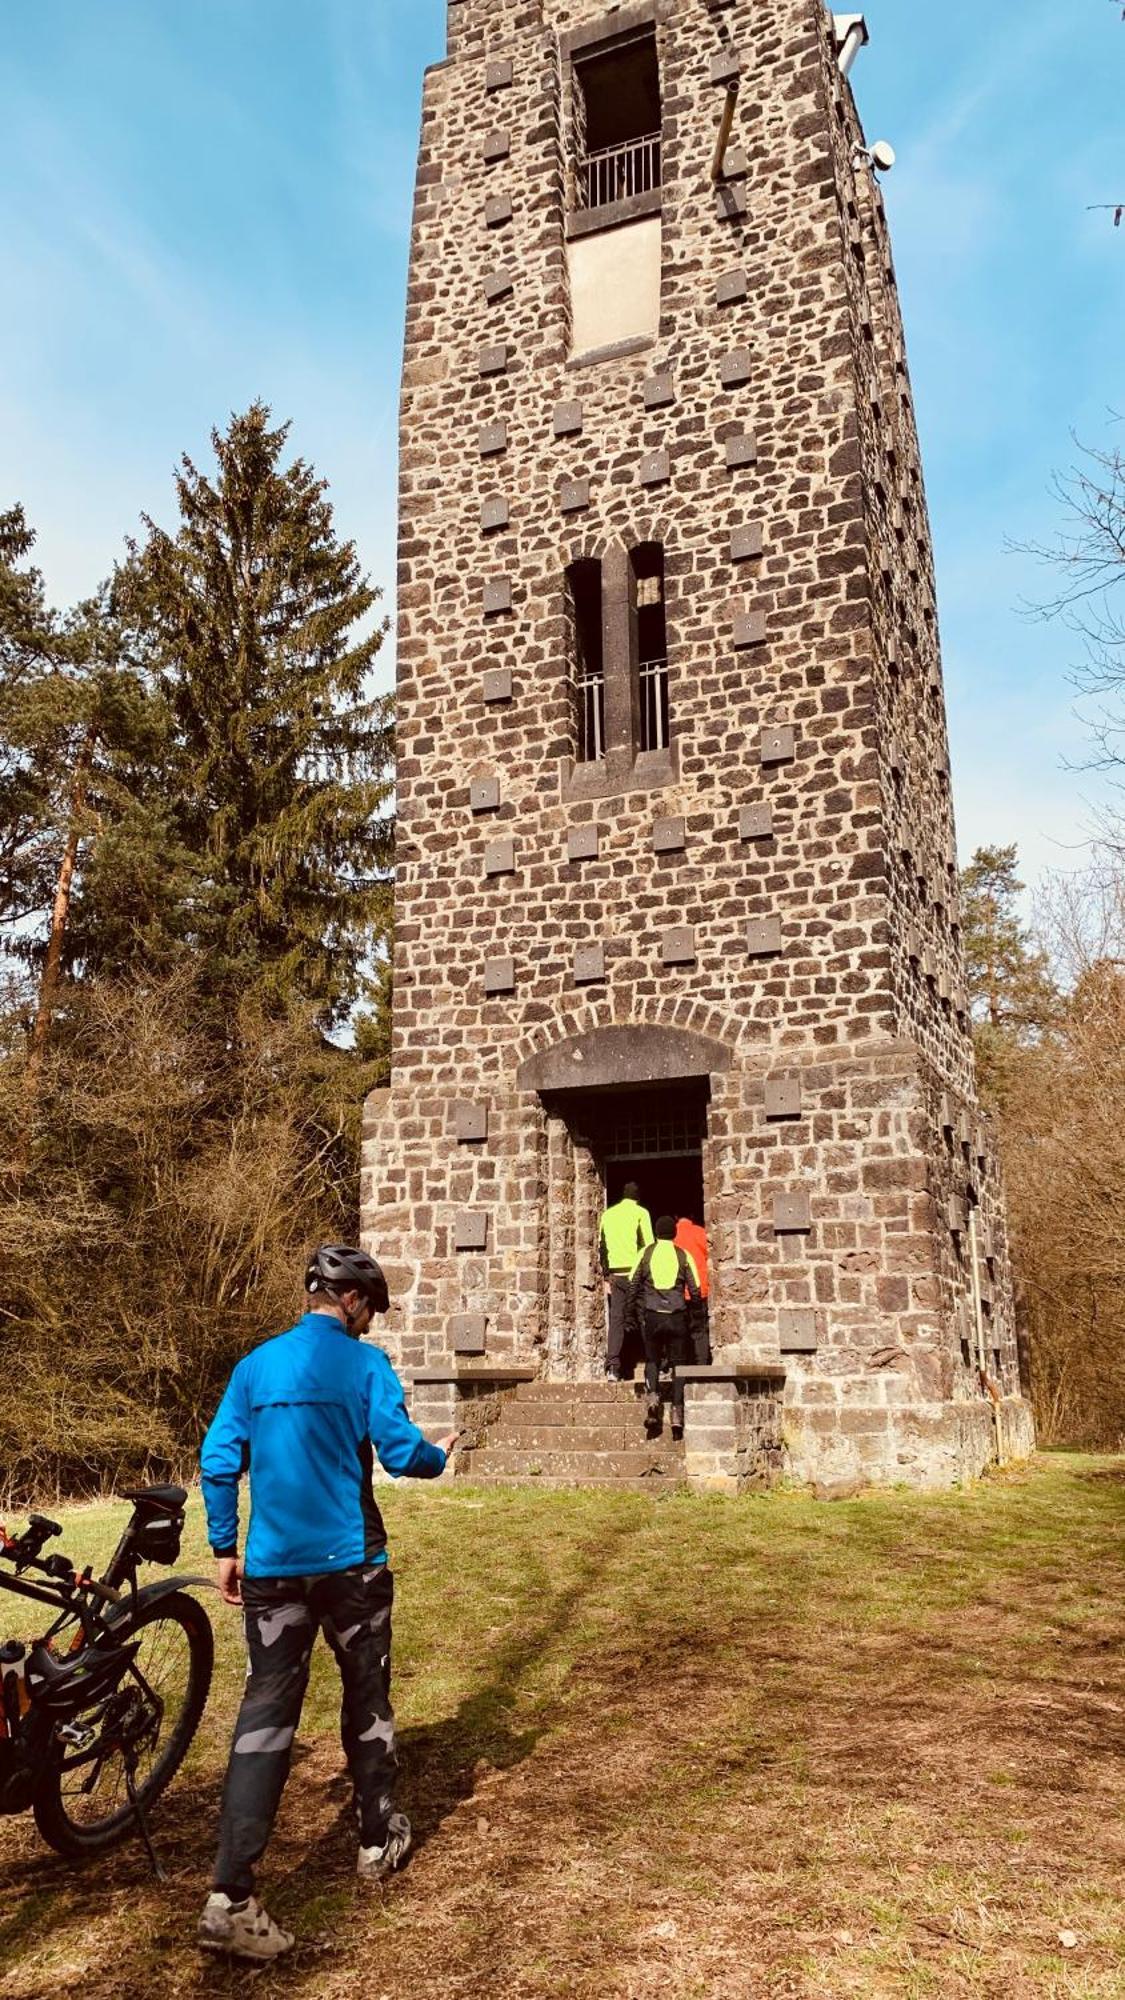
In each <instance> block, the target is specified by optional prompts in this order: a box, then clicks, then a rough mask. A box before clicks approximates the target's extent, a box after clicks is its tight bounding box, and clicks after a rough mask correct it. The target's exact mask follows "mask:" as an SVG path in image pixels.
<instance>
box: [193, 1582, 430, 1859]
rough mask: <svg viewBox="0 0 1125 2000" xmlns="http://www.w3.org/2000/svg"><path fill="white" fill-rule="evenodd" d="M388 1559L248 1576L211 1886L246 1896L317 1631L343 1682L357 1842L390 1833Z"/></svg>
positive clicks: (371, 1842)
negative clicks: (240, 1681)
mask: <svg viewBox="0 0 1125 2000" xmlns="http://www.w3.org/2000/svg"><path fill="white" fill-rule="evenodd" d="M393 1596H394V1583H393V1581H392V1578H391V1573H390V1571H389V1569H388V1568H387V1566H386V1564H385V1563H383V1564H380V1565H378V1566H376V1567H373V1568H368V1569H349V1570H338V1571H336V1572H335V1573H334V1574H332V1575H329V1576H277V1577H259V1576H248V1577H244V1578H243V1581H242V1601H243V1606H244V1609H245V1624H246V1645H247V1650H248V1652H249V1655H250V1665H249V1674H248V1677H247V1681H246V1689H245V1693H244V1694H243V1697H242V1706H241V1708H240V1709H239V1712H238V1721H237V1722H236V1723H235V1728H234V1742H233V1743H232V1745H231V1753H230V1763H229V1764H228V1766H227V1776H226V1784H225V1785H224V1788H223V1812H222V1822H221V1825H220V1829H219V1852H218V1856H217V1858H216V1861H215V1873H214V1883H215V1887H216V1888H221V1889H225V1890H226V1891H227V1893H228V1895H236V1894H241V1895H248V1894H249V1893H250V1891H251V1890H252V1889H253V1887H254V1864H255V1862H257V1861H258V1860H260V1858H261V1856H262V1854H263V1853H264V1851H265V1846H266V1842H267V1841H268V1839H269V1837H270V1833H271V1831H272V1829H273V1823H274V1819H275V1817H276V1815H277V1808H278V1805H279V1804H280V1801H281V1794H282V1791H283V1790H284V1787H285V1780H286V1778H287V1777H288V1776H289V1760H290V1757H291V1755H292V1750H293V1738H294V1736H295V1735H296V1733H297V1724H298V1723H299V1721H300V1719H301V1707H302V1704H303V1702H304V1699H305V1689H306V1688H307V1687H308V1684H309V1661H310V1659H311V1657H312V1649H313V1644H314V1642H315V1639H316V1635H317V1632H318V1631H319V1630H320V1629H322V1628H323V1631H324V1636H325V1638H326V1639H327V1641H328V1643H329V1645H330V1646H331V1648H332V1651H333V1653H334V1654H335V1655H336V1664H337V1666H338V1667H339V1669H340V1678H341V1680H342V1682H343V1705H342V1708H341V1712H340V1734H341V1736H342V1738H343V1744H344V1754H345V1756H346V1757H347V1760H348V1770H349V1771H350V1773H351V1780H352V1787H353V1793H354V1797H355V1810H356V1819H357V1820H358V1822H359V1837H360V1844H361V1845H362V1846H364V1847H382V1846H383V1845H384V1844H385V1842H386V1839H387V1830H388V1825H389V1821H390V1816H391V1808H392V1791H393V1788H394V1781H395V1773H396V1771H397V1769H398V1759H397V1758H396V1756H395V1719H394V1712H393V1710H392V1708H391V1703H390V1685H391V1602H392V1599H393Z"/></svg>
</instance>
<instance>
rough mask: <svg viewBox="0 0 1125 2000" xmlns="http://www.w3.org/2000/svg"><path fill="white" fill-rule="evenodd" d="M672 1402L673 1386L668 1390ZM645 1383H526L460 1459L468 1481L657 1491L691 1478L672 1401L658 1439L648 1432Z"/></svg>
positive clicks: (459, 1465)
mask: <svg viewBox="0 0 1125 2000" xmlns="http://www.w3.org/2000/svg"><path fill="white" fill-rule="evenodd" d="M663 1393H664V1396H665V1399H667V1396H668V1393H669V1392H668V1388H667V1386H666V1385H665V1388H664V1392H663ZM644 1410H645V1392H644V1384H643V1382H640V1381H637V1382H542V1381H537V1382H521V1383H519V1384H518V1386H517V1387H516V1388H515V1389H514V1390H512V1392H511V1393H510V1394H509V1395H506V1396H505V1397H504V1398H503V1399H502V1401H501V1402H500V1405H499V1414H498V1415H497V1416H496V1417H495V1419H494V1421H492V1422H490V1423H488V1424H482V1425H480V1426H479V1427H477V1428H474V1427H473V1420H472V1417H471V1416H470V1415H467V1416H466V1419H465V1421H466V1423H467V1425H468V1426H469V1428H470V1432H471V1441H470V1440H467V1441H466V1445H465V1447H464V1448H463V1449H462V1450H461V1451H459V1452H458V1454H457V1472H458V1475H459V1476H461V1477H463V1478H468V1479H474V1480H479V1481H482V1482H485V1483H487V1484H489V1485H494V1486H502V1485H507V1484H511V1485H519V1486H526V1485H528V1484H529V1483H530V1482H532V1481H534V1482H535V1483H536V1484H538V1485H541V1486H606V1485H612V1486H614V1487H615V1488H618V1489H622V1488H623V1489H632V1490H634V1491H637V1492H646V1493H652V1492H658V1491H663V1490H670V1489H672V1488H674V1487H676V1486H678V1485H680V1484H681V1483H682V1482H683V1480H684V1478H685V1465H684V1447H683V1441H682V1439H681V1440H679V1441H677V1442H673V1440H672V1434H671V1415H670V1411H669V1408H668V1403H667V1400H665V1404H664V1424H663V1428H662V1430H661V1432H660V1434H659V1436H658V1437H655V1438H651V1439H650V1438H649V1437H648V1435H647V1433H646V1430H645V1419H644Z"/></svg>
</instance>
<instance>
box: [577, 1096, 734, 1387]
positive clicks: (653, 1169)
mask: <svg viewBox="0 0 1125 2000" xmlns="http://www.w3.org/2000/svg"><path fill="white" fill-rule="evenodd" d="M709 1097H710V1087H709V1084H708V1081H707V1079H706V1078H703V1079H694V1080H693V1081H691V1082H688V1083H652V1084H637V1085H633V1086H631V1087H630V1088H629V1089H626V1090H591V1091H575V1092H569V1091H568V1092H567V1093H566V1094H565V1096H561V1097H560V1098H559V1100H558V1103H557V1108H558V1110H559V1111H560V1112H561V1113H562V1115H563V1116H564V1117H565V1119H566V1122H567V1125H568V1127H569V1129H570V1131H571V1134H572V1136H573V1138H574V1139H575V1141H576V1143H578V1144H581V1145H584V1146H586V1147H588V1148H589V1151H590V1153H591V1155H592V1157H593V1159H594V1162H595V1164H596V1166H597V1169H598V1173H599V1175H600V1177H601V1181H602V1187H603V1190H604V1201H605V1205H606V1206H607V1207H608V1206H609V1205H610V1204H611V1203H613V1202H615V1201H619V1200H620V1199H621V1194H622V1190H623V1189H624V1186H625V1183H626V1182H627V1181H635V1182H636V1184H637V1186H638V1187H639V1189H640V1198H641V1203H642V1206H643V1207H645V1208H647V1210H648V1212H649V1214H650V1216H651V1217H652V1221H653V1224H654V1225H655V1223H656V1222H657V1221H658V1219H659V1218H660V1216H662V1215H670V1216H672V1217H673V1218H674V1220H676V1221H678V1220H679V1218H680V1217H681V1216H685V1215H686V1216H691V1217H692V1219H693V1220H694V1221H696V1222H699V1223H702V1224H703V1226H704V1228H706V1226H707V1216H706V1212H705V1202H704V1184H703V1142H704V1140H705V1139H706V1137H707V1105H708V1100H709ZM640 1360H641V1355H640V1352H639V1349H638V1350H637V1351H636V1352H631V1351H630V1350H628V1349H627V1350H626V1354H625V1356H624V1361H625V1373H627V1374H631V1373H632V1371H633V1369H634V1368H635V1367H636V1365H637V1364H638V1363H639V1362H640Z"/></svg>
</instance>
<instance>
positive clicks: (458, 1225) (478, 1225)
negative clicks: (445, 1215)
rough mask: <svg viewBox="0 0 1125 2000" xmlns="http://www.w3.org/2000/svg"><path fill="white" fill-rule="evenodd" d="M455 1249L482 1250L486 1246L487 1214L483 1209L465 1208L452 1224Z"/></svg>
mask: <svg viewBox="0 0 1125 2000" xmlns="http://www.w3.org/2000/svg"><path fill="white" fill-rule="evenodd" d="M453 1247H454V1249H455V1250H484V1249H487V1247H488V1216H487V1214H486V1213H485V1211H484V1210H483V1209H480V1208H465V1209H462V1210H461V1212H460V1214H459V1215H458V1216H457V1217H456V1218H455V1220H454V1224H453Z"/></svg>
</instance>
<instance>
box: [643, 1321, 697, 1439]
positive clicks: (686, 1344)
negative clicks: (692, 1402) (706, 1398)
mask: <svg viewBox="0 0 1125 2000" xmlns="http://www.w3.org/2000/svg"><path fill="white" fill-rule="evenodd" d="M644 1342H645V1388H646V1389H647V1390H648V1393H649V1395H650V1396H658V1395H659V1394H660V1364H661V1362H662V1361H670V1362H671V1364H672V1367H673V1368H686V1367H687V1365H688V1363H689V1362H690V1360H691V1357H692V1351H693V1350H692V1343H691V1335H690V1333H689V1331H688V1316H687V1313H686V1312H673V1313H656V1312H646V1313H645V1316H644ZM672 1416H673V1419H674V1421H675V1422H676V1423H677V1424H682V1423H683V1420H684V1385H683V1381H682V1380H681V1378H680V1377H679V1376H677V1378H676V1381H675V1382H674V1383H673V1385H672Z"/></svg>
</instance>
